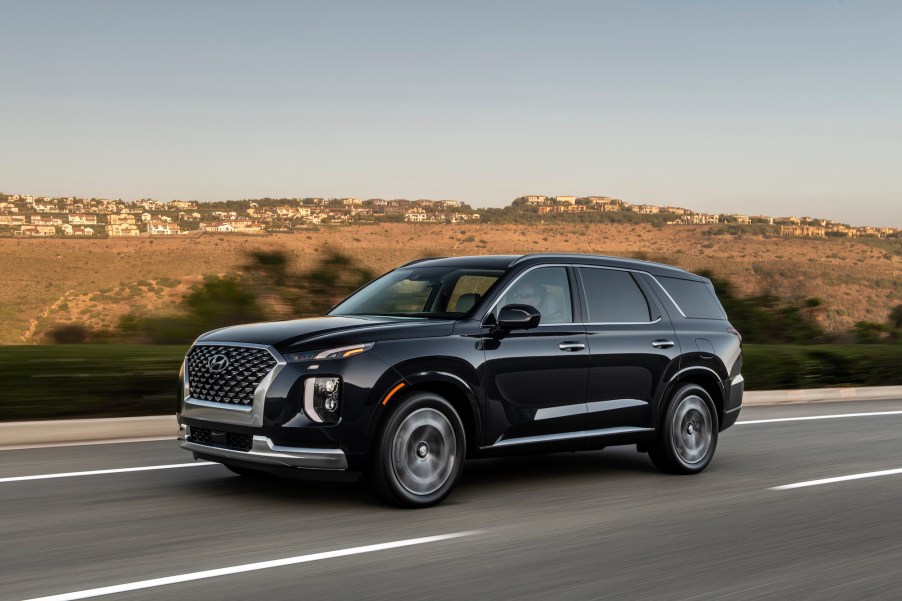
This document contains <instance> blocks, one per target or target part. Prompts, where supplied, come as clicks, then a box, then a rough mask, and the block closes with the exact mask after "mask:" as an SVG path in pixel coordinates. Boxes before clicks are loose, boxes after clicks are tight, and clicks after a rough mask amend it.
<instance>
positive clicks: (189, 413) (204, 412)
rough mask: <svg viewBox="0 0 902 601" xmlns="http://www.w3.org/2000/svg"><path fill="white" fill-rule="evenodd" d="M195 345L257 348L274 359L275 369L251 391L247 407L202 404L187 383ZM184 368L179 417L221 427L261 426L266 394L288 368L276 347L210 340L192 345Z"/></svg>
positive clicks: (206, 402)
mask: <svg viewBox="0 0 902 601" xmlns="http://www.w3.org/2000/svg"><path fill="white" fill-rule="evenodd" d="M196 346H237V347H244V348H256V349H262V350H265V351H267V352H268V353H269V354H270V355H272V357H273V359H275V360H276V366H275V367H273V368H272V370H270V372H269V373H268V374H266V377H264V378H263V380H261V381H260V384H258V385H257V388H256V389H255V390H254V402H253V403H252V404H251V405H250V406H247V405H228V404H225V403H216V402H213V401H205V400H203V399H195V398H193V397H192V396H190V390H191V388H190V384H189V378H190V375H189V373H188V361H187V357H188V354H190V353H191V351H192V350H193V349H194V347H196ZM183 365H184V366H185V382H184V389H183V390H184V399H183V400H182V417H187V418H191V419H198V420H203V421H210V422H219V423H223V424H235V425H239V426H253V427H257V428H259V427H262V426H263V405H264V404H265V402H266V394H267V393H268V392H269V387H270V386H272V383H273V382H274V381H275V379H276V376H278V375H279V373H280V372H281V371H282V369H284V368H285V366H286V365H288V362H287V361H285V358H284V357H282V355H281V354H279V351H277V350H276V349H275V348H273V347H272V346H270V345H267V344H256V343H252V342H220V341H216V340H209V341H204V342H195V343H194V344H192V345H191V348H190V349H188V353H186V354H185V360H184V361H183Z"/></svg>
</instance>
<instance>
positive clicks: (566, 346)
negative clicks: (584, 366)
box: [557, 340, 586, 353]
mask: <svg viewBox="0 0 902 601" xmlns="http://www.w3.org/2000/svg"><path fill="white" fill-rule="evenodd" d="M557 347H558V348H559V349H561V350H562V351H567V352H568V353H572V352H573V351H581V350H583V349H585V348H586V345H585V344H584V343H582V342H577V341H575V340H565V341H564V342H562V343H560V344H559V345H557Z"/></svg>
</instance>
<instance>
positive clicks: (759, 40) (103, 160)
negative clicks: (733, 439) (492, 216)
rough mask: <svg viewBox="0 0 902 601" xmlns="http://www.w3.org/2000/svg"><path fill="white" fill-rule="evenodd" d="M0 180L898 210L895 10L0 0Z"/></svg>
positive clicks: (900, 123)
mask: <svg viewBox="0 0 902 601" xmlns="http://www.w3.org/2000/svg"><path fill="white" fill-rule="evenodd" d="M0 23H2V27H0V31H2V32H3V33H2V38H0V39H2V42H0V44H2V50H0V191H3V192H7V193H30V194H36V195H41V196H56V195H67V196H68V195H77V196H97V197H112V198H120V197H121V198H124V199H127V200H131V199H135V198H142V197H150V198H155V199H158V200H171V199H176V198H178V199H186V200H187V199H196V200H225V199H236V198H253V197H264V196H272V197H283V196H289V197H293V196H324V197H339V196H355V197H362V198H372V197H381V198H412V199H415V198H433V199H440V198H451V199H457V200H463V201H466V202H469V203H471V204H473V205H474V206H503V205H506V204H509V203H510V202H511V200H513V199H514V198H515V197H517V196H520V195H524V194H547V195H557V194H571V195H577V196H581V195H588V194H596V195H607V196H615V197H618V198H622V199H624V200H627V201H630V202H639V203H644V202H648V203H654V204H677V205H682V206H688V207H689V208H692V209H695V210H700V211H715V212H724V213H732V212H736V213H745V214H759V213H764V214H769V215H775V216H780V215H798V216H802V215H815V216H822V217H828V218H835V219H838V220H840V221H844V222H848V223H852V224H855V225H892V226H896V227H902V34H900V31H902V2H899V1H889V2H867V1H845V2H842V1H841V2H836V1H832V2H831V1H827V0H824V1H812V2H796V1H788V0H787V1H777V2H766V1H761V0H748V1H746V2H737V1H721V0H717V1H711V2H691V1H680V2H677V1H657V2H651V1H649V2H641V1H624V2H600V1H596V2H564V1H555V2H548V1H544V2H525V1H523V2H513V1H512V2H490V1H485V0H483V1H479V2H462V1H455V2H422V1H420V2H409V3H396V2H375V1H366V2H345V1H341V2H300V1H280V2H277V1H265V0H257V1H254V2H234V1H232V2H229V1H181V0H180V1H177V2H164V1H160V0H154V1H149V2H136V1H133V2H121V1H112V2H91V1H78V2H70V1H65V2H46V1H40V0H28V1H26V0H21V1H3V0H0Z"/></svg>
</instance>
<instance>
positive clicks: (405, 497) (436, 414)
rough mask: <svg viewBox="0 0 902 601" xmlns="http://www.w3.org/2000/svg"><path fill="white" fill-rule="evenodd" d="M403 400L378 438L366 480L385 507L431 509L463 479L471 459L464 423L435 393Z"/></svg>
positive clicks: (419, 394) (385, 423) (388, 419)
mask: <svg viewBox="0 0 902 601" xmlns="http://www.w3.org/2000/svg"><path fill="white" fill-rule="evenodd" d="M399 401H400V402H399V403H398V405H397V406H396V407H395V409H394V411H393V412H392V413H391V415H389V416H388V417H386V418H385V422H384V423H383V425H382V427H381V428H380V430H379V434H378V435H377V437H376V441H375V444H374V446H373V452H372V455H371V457H370V466H369V468H368V469H367V480H368V482H369V484H370V487H371V488H372V490H373V492H374V493H375V495H376V496H377V497H379V498H380V499H381V500H383V501H385V502H387V503H390V504H392V505H398V506H401V507H408V508H418V507H430V506H432V505H436V504H438V503H440V502H442V501H443V500H444V499H445V497H447V496H448V495H449V494H450V493H451V490H452V489H453V488H454V486H455V485H456V484H457V481H458V479H459V478H460V474H461V471H462V470H463V460H464V458H465V457H466V454H467V453H466V451H467V449H466V437H465V435H464V427H463V423H462V422H461V420H460V416H459V415H458V414H457V411H455V410H454V407H452V406H451V403H449V402H448V401H447V400H445V399H444V398H442V397H441V396H439V395H437V394H433V393H431V392H418V393H413V394H411V395H410V396H408V397H407V398H405V399H403V400H400V399H399Z"/></svg>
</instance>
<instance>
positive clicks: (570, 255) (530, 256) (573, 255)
mask: <svg viewBox="0 0 902 601" xmlns="http://www.w3.org/2000/svg"><path fill="white" fill-rule="evenodd" d="M538 257H549V258H554V257H567V258H575V259H581V258H586V257H589V258H595V259H614V260H617V261H634V262H636V263H644V264H646V265H657V266H659V267H667V268H669V269H675V270H677V271H685V272H686V273H691V272H689V271H687V270H685V269H683V268H682V267H676V266H675V265H667V264H666V263H658V262H656V261H647V260H645V259H633V258H630V257H612V256H610V255H590V254H587V253H554V252H551V253H532V254H528V255H523V256H521V257H520V258H518V259H517V260H516V261H514V262H513V263H511V267H513V266H514V265H516V264H517V263H522V262H523V261H526V260H528V259H535V258H538Z"/></svg>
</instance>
